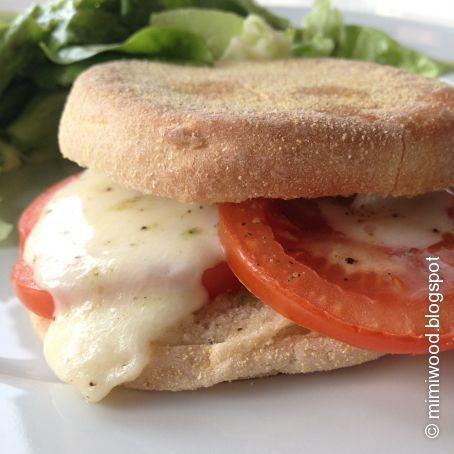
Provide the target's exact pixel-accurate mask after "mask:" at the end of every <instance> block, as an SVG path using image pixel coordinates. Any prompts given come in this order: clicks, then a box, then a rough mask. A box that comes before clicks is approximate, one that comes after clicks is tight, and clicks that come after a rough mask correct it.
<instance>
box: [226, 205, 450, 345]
mask: <svg viewBox="0 0 454 454" xmlns="http://www.w3.org/2000/svg"><path fill="white" fill-rule="evenodd" d="M452 203H454V198H453V199H452ZM220 237H221V242H222V243H223V245H224V248H225V251H226V257H227V261H228V263H229V265H230V267H231V268H232V270H233V272H234V273H235V274H236V275H237V276H238V278H239V279H240V280H241V282H242V283H243V284H244V285H245V286H246V287H247V288H248V289H249V290H250V291H251V292H252V293H253V294H255V295H256V296H257V297H258V298H260V299H261V300H262V301H263V302H264V303H266V304H268V305H269V306H271V307H272V308H273V309H274V310H276V311H277V312H279V313H281V314H282V315H283V316H284V317H286V318H288V319H290V320H293V321H295V322H296V323H298V324H301V325H303V326H305V327H306V328H309V329H311V330H314V331H317V332H319V333H322V334H325V335H327V336H329V337H332V338H335V339H338V340H341V341H344V342H346V343H348V344H350V345H354V346H357V347H360V348H365V349H370V350H376V351H381V352H393V353H427V351H428V346H429V344H428V340H427V337H425V334H427V333H432V332H433V331H432V330H430V329H429V328H426V327H425V326H424V325H425V323H426V320H427V318H426V317H425V315H426V314H427V313H428V306H429V301H428V286H429V282H428V276H429V272H428V262H427V261H426V260H425V258H426V256H439V257H440V260H441V262H440V263H441V264H440V268H441V270H442V271H441V273H442V274H443V276H444V283H443V287H442V292H443V296H444V299H443V302H441V303H440V331H439V335H440V341H439V347H440V349H441V350H448V349H453V348H454V235H453V233H452V230H451V231H450V232H446V233H445V234H444V235H443V239H442V241H440V242H438V243H437V244H434V245H432V246H431V247H429V248H427V249H422V250H417V249H408V250H405V249H390V248H387V247H384V246H376V245H371V244H366V243H362V242H359V241H356V240H354V239H352V238H348V237H347V236H346V235H345V234H342V233H340V232H337V231H335V230H333V229H332V228H331V227H330V225H329V223H328V222H327V220H325V219H324V218H323V216H322V214H321V212H320V210H319V208H318V205H317V202H316V201H311V200H304V199H298V200H292V201H278V200H263V199H258V200H249V201H246V202H243V203H240V204H231V203H226V204H221V205H220ZM358 255H360V256H361V258H364V260H363V262H365V263H366V264H367V266H363V263H362V261H358V260H357V257H358ZM390 264H392V265H393V266H392V272H390V271H389V268H388V265H390Z"/></svg>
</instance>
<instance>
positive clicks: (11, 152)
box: [0, 139, 21, 174]
mask: <svg viewBox="0 0 454 454" xmlns="http://www.w3.org/2000/svg"><path fill="white" fill-rule="evenodd" d="M20 164H21V160H20V152H19V150H18V149H17V148H15V147H14V146H13V145H11V144H10V143H8V142H5V141H4V140H1V139H0V174H1V173H3V172H9V171H11V170H14V169H17V168H18V167H19V166H20Z"/></svg>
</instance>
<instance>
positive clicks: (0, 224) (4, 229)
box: [0, 219, 13, 241]
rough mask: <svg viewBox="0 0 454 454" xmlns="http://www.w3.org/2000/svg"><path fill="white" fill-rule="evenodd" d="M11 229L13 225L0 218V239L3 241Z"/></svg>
mask: <svg viewBox="0 0 454 454" xmlns="http://www.w3.org/2000/svg"><path fill="white" fill-rule="evenodd" d="M12 231H13V226H12V225H11V224H8V223H7V222H4V221H2V220H1V219H0V241H3V240H5V239H6V238H8V236H9V235H10V233H11V232H12Z"/></svg>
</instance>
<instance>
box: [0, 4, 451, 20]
mask: <svg viewBox="0 0 454 454" xmlns="http://www.w3.org/2000/svg"><path fill="white" fill-rule="evenodd" d="M257 1H258V3H261V4H262V5H266V6H273V7H286V6H292V7H304V8H308V7H310V6H311V5H312V0H257ZM331 1H332V4H333V5H336V6H338V7H339V8H341V9H342V10H343V11H362V12H367V13H375V14H380V15H384V16H391V17H401V18H405V19H415V20H423V21H431V22H435V23H439V24H442V25H448V26H449V25H451V26H454V2H453V1H452V0H430V1H427V0H331ZM44 2H45V0H38V1H34V2H33V1H31V0H0V7H1V8H3V9H7V8H9V9H17V8H20V7H21V6H28V5H30V4H31V3H44Z"/></svg>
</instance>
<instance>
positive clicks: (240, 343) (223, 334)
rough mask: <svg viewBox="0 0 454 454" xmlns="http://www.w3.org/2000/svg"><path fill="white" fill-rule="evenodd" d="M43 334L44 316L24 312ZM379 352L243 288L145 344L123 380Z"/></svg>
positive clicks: (155, 384) (298, 368)
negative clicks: (283, 311) (318, 328)
mask: <svg viewBox="0 0 454 454" xmlns="http://www.w3.org/2000/svg"><path fill="white" fill-rule="evenodd" d="M30 316H31V318H32V321H33V325H34V327H35V329H36V331H37V332H38V334H39V335H40V337H41V338H44V336H45V333H46V331H47V328H48V326H49V323H50V322H49V321H48V320H45V319H42V318H40V317H38V316H36V315H34V314H30ZM380 356H382V354H381V353H377V352H370V351H367V350H361V349H358V348H355V347H351V346H349V345H346V344H344V343H342V342H339V341H336V340H334V339H330V338H328V337H325V336H321V335H319V334H316V333H313V332H310V331H308V330H306V329H305V328H303V327H301V326H298V325H295V324H294V323H292V322H290V321H289V320H287V319H285V318H283V317H281V316H280V315H278V314H277V313H276V312H274V311H273V310H271V309H270V308H268V307H267V306H264V305H263V304H262V303H260V302H259V301H258V300H257V299H256V298H254V297H253V296H252V295H250V294H248V293H247V292H240V293H238V294H235V295H234V294H225V295H222V296H221V297H218V298H217V299H216V300H215V301H213V302H212V303H210V304H208V305H206V306H204V307H203V308H202V309H201V310H200V311H198V312H197V313H196V314H194V317H193V319H191V320H190V321H188V322H187V323H186V324H184V325H182V326H179V327H176V328H175V329H174V330H172V331H169V332H168V333H167V335H166V337H165V338H163V339H162V340H161V342H160V343H159V344H158V343H154V344H153V345H151V346H150V362H149V364H148V366H147V367H146V368H145V370H144V371H143V372H142V374H141V375H140V376H139V377H138V378H137V379H136V380H134V381H133V382H131V383H127V384H126V385H125V386H127V387H129V388H136V389H148V390H170V391H180V390H186V389H197V388H201V387H207V386H212V385H214V384H216V383H220V382H223V381H231V380H237V379H242V378H252V377H261V376H265V375H274V374H277V373H287V374H294V373H304V372H315V371H323V370H330V369H337V368H340V367H347V366H353V365H356V364H360V363H363V362H365V361H370V360H373V359H376V358H378V357H380Z"/></svg>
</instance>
